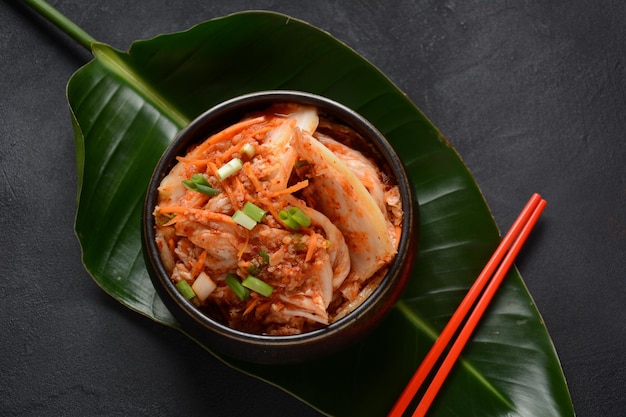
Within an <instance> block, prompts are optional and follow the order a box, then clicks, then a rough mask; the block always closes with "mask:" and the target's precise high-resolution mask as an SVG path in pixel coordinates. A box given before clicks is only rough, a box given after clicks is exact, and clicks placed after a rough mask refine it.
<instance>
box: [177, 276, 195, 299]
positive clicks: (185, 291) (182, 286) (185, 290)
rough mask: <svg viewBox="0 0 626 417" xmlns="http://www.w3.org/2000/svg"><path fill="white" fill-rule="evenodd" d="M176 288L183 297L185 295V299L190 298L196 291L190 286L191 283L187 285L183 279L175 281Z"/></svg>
mask: <svg viewBox="0 0 626 417" xmlns="http://www.w3.org/2000/svg"><path fill="white" fill-rule="evenodd" d="M176 288H178V291H180V293H181V294H182V295H183V297H185V298H186V299H187V300H191V299H192V298H193V297H195V296H196V293H195V292H194V291H193V289H192V288H191V285H189V283H188V282H187V281H185V280H184V279H181V280H180V281H178V282H177V283H176Z"/></svg>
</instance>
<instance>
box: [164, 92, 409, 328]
mask: <svg viewBox="0 0 626 417" xmlns="http://www.w3.org/2000/svg"><path fill="white" fill-rule="evenodd" d="M363 143H364V142H363V139H362V138H361V137H360V136H359V134H358V133H356V132H355V131H354V130H353V129H351V128H350V127H348V126H346V125H343V124H340V123H339V122H337V121H335V120H333V119H332V118H328V117H326V116H325V115H324V113H323V112H320V111H319V110H318V108H317V107H316V106H314V105H305V104H298V103H291V102H280V103H274V104H272V105H270V106H268V107H267V108H265V109H263V110H260V111H256V112H254V113H250V114H248V115H247V116H246V117H244V118H243V119H242V120H240V121H238V122H236V123H234V124H232V125H230V126H228V127H226V128H225V129H223V130H221V131H219V132H217V133H215V134H212V135H210V136H209V137H207V138H206V140H204V141H203V142H202V143H199V144H195V145H193V146H192V147H191V148H190V149H188V151H187V153H186V154H185V155H183V156H179V157H177V163H176V164H175V165H174V166H173V168H172V169H171V171H169V172H168V173H167V174H166V176H165V177H164V178H163V179H162V180H161V182H160V184H159V186H158V197H157V203H156V206H155V208H154V211H153V216H154V221H155V241H156V244H157V247H158V252H159V255H160V259H161V261H162V263H163V265H164V267H165V270H166V271H167V273H168V274H169V277H170V279H171V280H172V282H173V283H174V284H175V285H176V287H177V288H178V290H179V291H180V292H181V294H182V295H183V296H184V297H185V298H187V299H188V300H190V301H191V302H192V303H193V304H195V305H196V306H197V307H198V308H200V309H201V310H202V311H204V312H206V314H208V315H210V316H211V317H214V318H215V319H217V320H219V321H221V322H223V323H225V324H227V325H228V326H230V327H231V328H233V329H236V330H240V331H243V332H247V333H253V334H265V335H294V334H301V333H305V332H309V331H312V330H316V329H319V328H322V327H324V326H328V325H329V324H331V323H333V322H335V321H337V320H339V319H341V318H342V317H345V316H346V315H348V314H349V313H350V312H351V311H353V310H354V309H355V308H357V307H358V306H359V305H360V304H361V303H362V302H363V301H364V300H366V299H367V298H368V296H369V295H370V294H372V292H373V291H374V290H375V289H376V288H377V287H378V285H379V284H380V282H381V280H382V279H383V278H384V276H385V272H386V270H387V266H388V265H389V264H390V263H391V262H392V260H393V259H394V257H395V255H396V253H397V250H398V243H399V241H400V237H401V234H402V224H403V223H402V219H403V207H402V203H401V197H400V192H399V190H398V186H397V185H396V184H394V183H393V178H392V177H391V176H389V175H387V174H386V173H385V172H383V170H381V169H380V168H379V165H378V164H377V162H376V155H374V154H373V153H368V150H367V149H366V148H364V147H363Z"/></svg>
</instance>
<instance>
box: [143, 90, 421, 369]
mask: <svg viewBox="0 0 626 417" xmlns="http://www.w3.org/2000/svg"><path fill="white" fill-rule="evenodd" d="M277 102H294V103H300V104H307V105H314V106H317V107H318V109H320V111H321V112H323V113H325V114H327V115H329V116H331V117H333V118H334V119H336V120H338V121H340V122H342V123H343V124H346V125H348V126H350V127H351V128H353V129H354V130H355V131H356V132H358V133H359V134H360V135H361V136H363V137H364V138H365V139H366V140H367V141H368V142H369V145H371V146H372V147H373V151H374V152H375V154H377V155H379V156H380V158H381V160H382V161H383V163H385V164H386V165H387V166H388V171H387V173H388V174H392V175H393V176H394V177H395V179H396V181H397V184H398V188H399V190H400V196H401V199H402V205H403V209H404V217H403V221H402V235H401V239H400V242H399V246H398V254H397V255H396V256H395V258H394V260H393V262H392V263H391V264H390V266H389V270H388V272H387V274H386V275H385V277H384V278H383V281H382V282H381V284H380V286H379V287H378V288H377V289H376V290H375V291H374V293H373V294H372V295H370V297H368V298H367V299H366V300H365V301H364V302H363V303H362V304H361V305H360V306H359V307H357V308H356V309H355V310H354V311H353V312H352V313H350V314H349V315H347V316H346V317H344V318H342V319H340V320H338V321H337V322H335V323H332V324H330V325H328V326H327V327H325V328H323V329H319V330H315V331H311V332H307V333H302V334H299V335H289V336H268V335H259V334H250V333H245V332H241V331H238V330H235V329H232V328H230V327H228V326H226V325H224V324H221V323H219V322H218V321H216V320H214V319H213V318H211V317H210V316H208V315H206V314H205V313H203V312H202V311H201V310H199V309H198V308H196V307H195V306H194V305H193V304H191V303H190V302H189V301H187V300H186V299H185V298H184V297H183V296H182V295H181V294H180V293H179V291H178V290H177V289H176V288H175V286H174V284H173V283H172V282H171V280H170V278H169V276H168V274H167V272H166V271H165V268H164V267H163V264H162V263H161V260H160V257H159V252H158V248H157V246H156V243H155V225H154V218H153V211H154V208H155V206H156V203H157V195H158V192H157V188H158V186H159V184H160V182H161V180H162V179H163V177H164V176H165V175H166V174H167V173H168V172H169V171H170V169H171V168H172V167H173V166H174V164H175V163H176V157H177V156H179V155H184V154H185V153H186V152H187V149H188V148H189V146H190V145H192V144H194V143H199V142H202V141H204V140H205V139H206V138H207V137H208V136H209V135H211V134H213V133H216V132H218V131H220V130H222V129H224V128H226V127H228V126H229V125H231V124H233V123H235V122H237V121H239V120H240V119H241V117H243V116H244V115H245V114H246V113H249V112H251V111H254V110H259V109H263V108H266V107H268V106H270V105H271V104H274V103H277ZM417 207H418V206H417V200H416V196H415V195H414V192H413V189H412V187H411V184H410V181H409V178H408V176H407V174H406V172H405V169H404V166H403V165H402V163H401V161H400V159H399V158H398V155H397V154H396V152H395V151H394V149H393V148H392V147H391V145H390V144H389V143H388V142H387V140H386V139H385V138H384V137H383V135H382V134H381V133H380V132H378V130H377V129H376V128H374V126H372V125H371V124H370V123H369V122H368V121H367V120H365V119H364V118H363V117H361V116H360V115H359V114H357V113H356V112H354V111H353V110H351V109H349V108H347V107H345V106H343V105H341V104H339V103H337V102H334V101H332V100H330V99H327V98H324V97H321V96H318V95H314V94H310V93H305V92H299V91H287V90H276V91H262V92H258V93H252V94H247V95H244V96H239V97H236V98H233V99H231V100H228V101H225V102H223V103H221V104H219V105H217V106H215V107H213V108H211V109H210V110H208V111H206V112H205V113H203V114H202V115H200V116H199V117H198V118H196V119H195V120H194V121H193V122H191V123H190V124H189V126H187V127H186V128H185V129H183V130H182V131H181V132H180V133H179V135H178V136H177V137H176V138H175V139H174V141H173V142H172V143H171V144H170V146H169V147H168V148H167V149H166V151H165V152H164V154H163V156H162V157H161V159H160V161H159V163H158V164H157V166H156V168H155V170H154V173H153V175H152V178H151V180H150V183H149V186H148V189H147V192H146V199H145V205H144V210H143V227H142V234H143V236H142V239H143V249H144V257H145V260H146V266H147V268H148V272H149V275H150V278H151V280H152V283H153V285H154V287H155V288H156V290H157V293H158V294H159V296H160V297H161V299H162V300H163V302H164V303H165V305H166V306H167V308H168V309H169V310H170V312H171V313H172V315H174V317H175V318H176V319H177V320H178V321H179V322H180V324H181V326H182V328H183V330H184V331H185V332H186V333H188V334H189V335H190V336H192V337H193V338H195V339H196V340H198V341H199V342H201V343H202V344H204V345H205V346H207V347H209V348H210V349H213V350H215V351H216V352H218V353H220V354H223V355H226V356H230V357H233V358H235V359H240V360H244V361H249V362H256V363H262V364H288V363H295V362H305V361H310V360H313V359H317V358H320V357H323V356H326V355H329V354H332V353H334V352H337V351H339V350H341V349H344V348H346V347H348V346H350V345H352V344H354V343H356V342H357V341H359V340H361V339H362V338H363V337H364V336H365V335H366V334H367V333H368V332H369V331H370V330H372V329H373V328H374V327H375V326H376V325H377V324H378V323H379V322H380V321H381V319H382V318H383V317H384V316H385V315H386V314H387V313H388V311H389V309H390V308H391V307H392V306H393V304H394V303H395V302H396V300H397V299H398V297H399V296H400V293H401V291H402V289H403V287H404V286H405V284H406V282H407V280H408V277H409V274H410V271H411V267H412V265H413V263H414V260H415V258H416V255H417V234H418V225H419V221H418V210H417Z"/></svg>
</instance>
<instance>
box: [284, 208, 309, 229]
mask: <svg viewBox="0 0 626 417" xmlns="http://www.w3.org/2000/svg"><path fill="white" fill-rule="evenodd" d="M287 214H289V217H291V218H292V219H294V220H295V221H296V222H298V224H299V225H300V226H302V227H309V226H310V225H311V218H310V217H309V216H307V215H306V214H304V212H303V211H302V210H300V209H299V208H298V207H291V208H290V209H289V210H288V211H287Z"/></svg>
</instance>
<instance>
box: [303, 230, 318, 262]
mask: <svg viewBox="0 0 626 417" xmlns="http://www.w3.org/2000/svg"><path fill="white" fill-rule="evenodd" d="M316 247H317V233H315V231H314V230H313V229H311V231H310V233H309V246H308V248H307V250H306V256H305V257H304V262H309V261H310V260H311V259H312V258H313V254H314V253H315V248H316Z"/></svg>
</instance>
